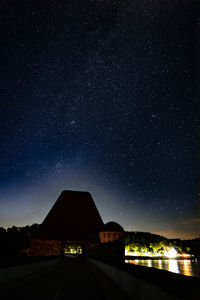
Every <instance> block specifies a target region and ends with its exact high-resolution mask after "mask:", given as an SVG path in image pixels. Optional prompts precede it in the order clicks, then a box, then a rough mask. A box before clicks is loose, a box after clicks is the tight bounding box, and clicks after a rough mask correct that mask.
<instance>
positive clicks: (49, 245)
mask: <svg viewBox="0 0 200 300" xmlns="http://www.w3.org/2000/svg"><path fill="white" fill-rule="evenodd" d="M123 232H124V230H123V228H122V227H121V226H120V225H119V224H117V223H116V222H109V223H107V224H105V225H104V223H103V221H102V218H101V216H100V214H99V212H98V210H97V207H96V205H95V203H94V200H93V198H92V196H91V194H90V193H88V192H79V191H63V192H62V193H61V195H60V196H59V198H58V199H57V201H56V202H55V204H54V205H53V207H52V208H51V210H50V211H49V213H48V215H47V216H46V218H45V219H44V221H43V223H42V224H41V225H40V229H39V232H38V234H37V237H35V238H33V239H32V240H31V247H30V252H29V253H30V255H34V256H37V255H39V256H52V255H54V256H59V255H64V254H84V255H89V256H93V257H95V253H98V256H99V255H101V254H99V253H103V252H105V251H104V250H105V247H102V246H100V245H101V244H102V245H105V244H106V243H107V244H113V243H116V241H120V244H121V241H122V239H123ZM91 248H93V249H92V251H91ZM99 249H100V250H99ZM104 254H105V253H104Z"/></svg>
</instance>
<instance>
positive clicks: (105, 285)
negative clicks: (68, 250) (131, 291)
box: [0, 257, 127, 300]
mask: <svg viewBox="0 0 200 300" xmlns="http://www.w3.org/2000/svg"><path fill="white" fill-rule="evenodd" d="M0 299H1V300H4V299H6V300H7V299H9V300H16V299H17V300H18V299H20V300H24V299H26V300H33V299H34V300H40V299H41V300H46V299H48V300H53V299H55V300H56V299H57V300H58V299H60V300H64V299H66V300H68V299H69V300H71V299H72V300H75V299H80V300H82V299H93V300H100V299H101V300H103V299H105V300H107V299H113V300H127V296H126V295H125V294H124V293H123V292H122V291H121V290H120V288H119V287H118V286H117V285H116V284H115V283H114V282H113V281H112V280H111V279H110V278H109V277H107V276H106V275H105V274H104V273H103V272H102V271H101V270H99V269H98V268H96V267H95V266H93V265H92V264H91V263H89V262H88V261H86V260H84V259H82V258H68V257H67V258H63V259H62V260H61V261H60V262H59V263H58V264H56V265H55V266H51V267H49V268H48V269H46V270H42V271H40V272H37V274H36V273H34V274H32V275H29V276H27V277H26V278H23V279H20V280H17V281H15V282H13V283H10V284H9V285H7V286H6V287H4V288H2V289H1V292H0Z"/></svg>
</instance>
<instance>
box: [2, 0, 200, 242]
mask: <svg viewBox="0 0 200 300" xmlns="http://www.w3.org/2000/svg"><path fill="white" fill-rule="evenodd" d="M197 5H198V1H175V0H171V1H164V0H163V1H161V0H152V1H147V0H118V1H117V0H112V1H111V0H98V1H97V0H93V1H92V0H90V1H89V0H87V1H86V0H65V1H64V0H63V1H44V0H43V1H39V0H37V1H33V0H31V1H25V0H23V1H17V0H15V1H8V0H7V1H1V4H0V34H1V36H0V37H1V38H0V52H1V55H0V61H1V63H0V86H1V87H0V90H1V94H0V95H1V96H0V97H1V98H0V99H1V100H0V111H1V116H0V128H1V134H0V145H1V146H0V226H2V227H8V226H12V225H16V226H25V225H28V224H29V225H31V224H32V223H41V222H42V221H43V219H44V217H45V216H46V214H47V213H48V211H49V210H50V208H51V207H52V205H53V204H54V202H55V201H56V199H57V198H58V196H59V194H60V193H61V191H62V190H64V189H72V190H84V191H89V192H91V194H92V196H93V198H94V200H95V203H96V205H97V207H98V209H99V212H100V214H101V216H102V218H103V221H104V222H108V221H111V220H113V221H116V222H119V223H120V224H121V225H122V226H123V227H124V229H125V230H133V231H135V230H136V231H149V232H152V233H158V234H161V235H165V236H167V237H171V238H174V237H178V238H194V237H197V236H198V233H199V231H200V227H199V224H200V204H199V203H200V200H199V199H200V194H199V133H200V103H199V95H200V90H199V82H200V68H199V66H200V56H199V53H200V47H199V40H200V19H198V16H200V14H199V12H198V7H197Z"/></svg>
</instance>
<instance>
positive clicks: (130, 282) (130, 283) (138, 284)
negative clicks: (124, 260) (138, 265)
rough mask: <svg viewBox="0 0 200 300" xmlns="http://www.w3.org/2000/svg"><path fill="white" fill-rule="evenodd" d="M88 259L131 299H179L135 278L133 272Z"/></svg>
mask: <svg viewBox="0 0 200 300" xmlns="http://www.w3.org/2000/svg"><path fill="white" fill-rule="evenodd" d="M88 260H89V261H90V262H91V263H92V264H94V265H95V266H96V267H98V268H99V269H101V270H102V271H103V272H104V273H105V274H106V275H107V276H109V277H110V278H111V279H112V280H113V281H114V282H115V283H116V284H117V285H118V286H120V288H121V289H122V290H123V291H124V292H125V293H126V294H127V295H128V296H129V297H130V298H131V299H138V300H147V299H153V300H160V299H162V300H177V299H180V298H176V297H174V296H172V295H171V294H168V293H167V292H166V291H163V290H162V289H161V288H160V287H159V286H156V285H154V284H152V283H148V282H146V281H143V280H142V279H141V278H137V277H136V276H134V275H133V274H131V273H128V272H126V271H124V270H120V269H117V268H116V267H113V266H111V265H109V264H106V263H103V262H100V261H97V260H94V259H88Z"/></svg>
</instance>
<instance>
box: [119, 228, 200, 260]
mask: <svg viewBox="0 0 200 300" xmlns="http://www.w3.org/2000/svg"><path fill="white" fill-rule="evenodd" d="M124 242H125V246H126V249H127V250H128V251H129V252H138V253H145V252H150V253H152V254H153V253H160V254H163V252H164V250H165V249H166V248H172V247H173V248H175V249H176V251H178V252H183V253H188V254H191V255H195V256H198V255H200V239H198V238H197V239H193V240H181V239H167V238H166V237H164V236H160V235H157V234H152V233H150V232H138V231H131V232H125V237H124Z"/></svg>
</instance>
